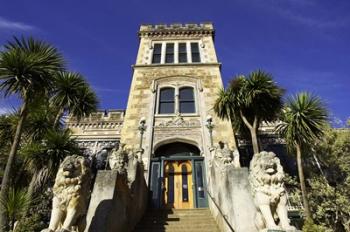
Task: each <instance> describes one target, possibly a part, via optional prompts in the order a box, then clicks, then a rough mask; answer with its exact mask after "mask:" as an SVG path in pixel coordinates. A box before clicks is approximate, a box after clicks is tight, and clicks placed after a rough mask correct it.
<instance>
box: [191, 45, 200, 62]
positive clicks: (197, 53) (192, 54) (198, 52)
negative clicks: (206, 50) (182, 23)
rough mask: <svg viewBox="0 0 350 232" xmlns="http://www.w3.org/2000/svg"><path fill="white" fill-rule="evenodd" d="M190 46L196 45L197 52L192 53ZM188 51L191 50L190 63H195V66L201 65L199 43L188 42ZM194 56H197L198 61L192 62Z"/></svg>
mask: <svg viewBox="0 0 350 232" xmlns="http://www.w3.org/2000/svg"><path fill="white" fill-rule="evenodd" d="M192 45H196V46H197V48H198V51H196V52H193V50H192ZM190 50H191V62H192V63H195V64H198V63H202V59H201V52H200V46H199V42H192V41H191V42H190ZM194 54H196V55H198V61H193V57H194Z"/></svg>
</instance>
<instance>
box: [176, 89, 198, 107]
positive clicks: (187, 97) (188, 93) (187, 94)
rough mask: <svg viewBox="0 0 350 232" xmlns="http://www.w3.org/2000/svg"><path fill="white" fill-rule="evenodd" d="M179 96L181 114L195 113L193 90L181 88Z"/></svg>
mask: <svg viewBox="0 0 350 232" xmlns="http://www.w3.org/2000/svg"><path fill="white" fill-rule="evenodd" d="M179 94H180V96H179V100H180V102H179V103H180V113H195V112H196V111H195V104H194V95H193V88H191V87H185V88H181V89H180V91H179Z"/></svg>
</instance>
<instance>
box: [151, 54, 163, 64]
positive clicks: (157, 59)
mask: <svg viewBox="0 0 350 232" xmlns="http://www.w3.org/2000/svg"><path fill="white" fill-rule="evenodd" d="M160 58H161V55H160V54H153V58H152V63H153V64H159V63H160Z"/></svg>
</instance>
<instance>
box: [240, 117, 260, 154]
mask: <svg viewBox="0 0 350 232" xmlns="http://www.w3.org/2000/svg"><path fill="white" fill-rule="evenodd" d="M240 115H241V118H242V120H243V123H244V124H245V125H246V126H247V127H248V129H249V131H250V136H251V138H252V145H253V152H254V154H257V153H259V143H258V135H257V131H258V127H259V120H258V118H257V117H256V116H255V117H254V122H253V125H252V124H250V123H249V121H248V119H247V118H246V117H245V116H244V114H243V112H242V111H240Z"/></svg>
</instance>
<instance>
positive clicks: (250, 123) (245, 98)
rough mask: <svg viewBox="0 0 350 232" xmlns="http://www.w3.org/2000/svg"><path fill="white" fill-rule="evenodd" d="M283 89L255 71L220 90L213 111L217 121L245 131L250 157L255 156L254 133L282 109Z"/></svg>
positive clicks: (270, 78) (267, 76)
mask: <svg viewBox="0 0 350 232" xmlns="http://www.w3.org/2000/svg"><path fill="white" fill-rule="evenodd" d="M283 93H284V90H283V89H281V88H280V87H278V86H277V85H276V83H275V82H274V81H273V79H272V76H271V75H270V74H268V73H266V72H264V71H261V70H258V71H255V72H252V73H250V74H249V76H248V77H247V78H246V77H244V76H237V77H236V78H235V79H233V80H232V81H231V83H230V85H229V86H228V87H227V88H226V89H222V90H220V92H219V94H218V98H217V100H216V102H215V104H214V111H215V112H216V114H217V115H218V116H219V117H220V118H221V119H228V120H231V122H232V124H233V126H234V127H235V129H236V130H238V131H239V130H241V129H242V126H243V125H244V126H245V127H247V128H248V129H249V132H250V135H251V139H252V145H253V151H254V154H256V153H259V144H258V137H257V132H258V128H259V126H260V123H261V122H263V121H267V122H269V121H274V120H276V119H277V118H278V115H279V113H280V111H281V109H282V105H283V104H282V95H283Z"/></svg>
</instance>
